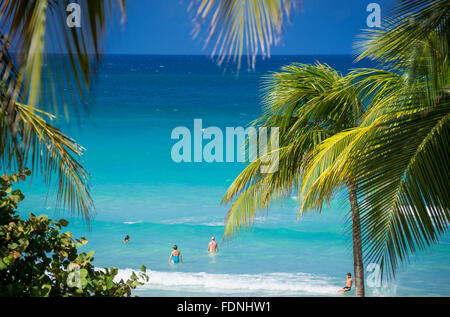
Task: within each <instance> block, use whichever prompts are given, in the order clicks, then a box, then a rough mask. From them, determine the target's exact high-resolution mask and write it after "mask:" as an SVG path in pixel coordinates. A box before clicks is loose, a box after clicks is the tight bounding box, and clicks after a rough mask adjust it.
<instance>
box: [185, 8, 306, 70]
mask: <svg viewBox="0 0 450 317" xmlns="http://www.w3.org/2000/svg"><path fill="white" fill-rule="evenodd" d="M296 2H300V1H298V0H220V1H219V0H194V1H192V2H191V8H190V9H191V10H192V11H193V12H194V16H195V17H194V20H193V21H194V25H195V26H194V29H193V32H192V35H193V37H194V38H196V37H198V36H199V35H200V34H201V33H205V46H209V45H210V44H211V43H213V44H212V52H211V56H213V57H217V63H218V64H219V65H221V64H222V63H223V62H224V61H225V60H227V61H229V60H230V59H231V57H233V60H234V61H235V62H237V65H238V66H237V67H238V69H239V68H240V66H241V56H242V55H243V54H244V52H246V55H247V62H248V65H249V66H251V67H253V68H254V67H255V61H256V56H257V54H259V53H261V55H262V56H263V57H265V56H268V57H270V47H271V46H272V45H276V44H278V42H279V40H280V38H281V35H282V31H283V25H284V23H285V20H287V19H288V18H289V15H290V14H291V10H292V8H293V7H294V6H295V4H296ZM205 25H207V29H205V30H203V28H204V27H205ZM202 31H203V32H202Z"/></svg>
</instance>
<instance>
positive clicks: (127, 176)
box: [20, 56, 450, 296]
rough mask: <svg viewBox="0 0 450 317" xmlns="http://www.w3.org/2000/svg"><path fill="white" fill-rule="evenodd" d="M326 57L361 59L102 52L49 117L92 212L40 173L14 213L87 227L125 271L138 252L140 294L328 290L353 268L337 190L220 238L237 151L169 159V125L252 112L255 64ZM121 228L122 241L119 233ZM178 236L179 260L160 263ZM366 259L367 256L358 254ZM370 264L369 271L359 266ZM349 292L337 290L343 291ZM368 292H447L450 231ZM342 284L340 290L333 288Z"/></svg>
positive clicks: (257, 80)
mask: <svg viewBox="0 0 450 317" xmlns="http://www.w3.org/2000/svg"><path fill="white" fill-rule="evenodd" d="M316 59H317V60H318V61H320V62H322V63H328V64H329V65H331V66H333V67H335V68H336V69H338V70H340V71H342V72H346V71H347V70H348V69H350V68H352V67H357V66H365V65H364V64H362V65H354V64H352V57H351V56H316V57H312V56H275V57H272V58H271V59H269V60H265V61H259V62H258V63H257V68H256V71H254V72H247V71H245V70H244V71H241V72H240V74H239V76H236V74H235V73H233V71H232V69H228V71H227V72H224V71H223V69H220V68H218V67H217V66H216V65H215V64H214V63H213V62H211V61H210V60H208V59H207V58H205V57H201V56H106V57H105V59H104V60H103V63H102V65H101V67H100V68H99V72H98V76H97V81H96V83H95V85H94V89H93V92H92V96H91V102H90V104H89V108H90V113H89V114H88V113H82V114H81V117H82V118H81V119H82V120H80V123H79V124H77V123H73V122H72V123H71V124H67V123H65V122H64V121H63V120H60V121H59V123H58V125H59V127H60V128H62V129H63V131H64V132H66V133H67V134H69V135H70V136H72V137H74V138H75V139H76V140H77V141H78V142H79V143H80V144H81V145H83V146H84V147H85V148H86V149H87V151H86V155H85V156H84V157H83V158H82V162H83V164H84V166H85V167H86V168H87V169H88V170H89V172H90V173H91V174H92V194H93V197H94V201H95V206H96V212H95V219H94V221H93V222H92V224H91V229H90V230H89V229H88V228H87V227H86V226H85V225H84V224H83V222H82V221H80V220H79V219H76V218H70V217H68V215H67V213H64V212H61V211H57V210H56V209H55V201H54V199H53V197H54V195H53V192H52V191H50V192H49V193H48V199H47V200H45V201H44V199H43V197H45V196H46V194H47V190H46V188H45V187H44V186H43V185H42V182H41V181H40V179H39V178H35V179H34V180H33V182H32V184H31V185H24V184H22V186H21V188H22V189H23V192H24V193H25V195H26V197H27V198H26V200H25V201H24V202H23V203H22V205H21V207H20V210H21V212H22V213H23V214H26V213H28V212H30V211H33V212H34V213H35V214H48V215H50V216H53V217H65V218H68V219H69V220H71V225H70V226H69V230H71V231H72V232H74V234H75V235H76V236H86V237H87V238H88V239H89V243H88V245H87V249H88V250H92V249H93V250H95V264H96V265H97V266H101V267H103V266H115V267H118V268H120V276H121V277H126V276H127V275H128V274H130V272H131V271H132V270H135V269H139V267H140V266H141V265H142V264H144V265H146V266H147V268H148V269H149V270H150V271H149V273H150V283H148V284H146V285H145V286H143V287H141V288H139V289H138V290H136V292H135V293H136V295H140V296H230V295H235V296H336V295H337V293H336V292H337V290H338V289H339V288H341V287H342V281H344V280H345V274H346V273H347V272H352V268H353V264H352V263H353V262H352V248H351V237H350V234H349V232H348V230H347V226H346V221H347V219H348V210H349V208H348V205H347V203H346V199H345V195H337V196H336V198H335V199H334V200H333V202H332V204H331V206H329V207H327V208H325V209H324V210H323V212H322V213H321V214H310V215H308V216H306V217H304V218H303V219H301V220H300V221H297V219H296V213H297V201H296V199H295V194H293V195H292V197H291V198H290V199H287V200H285V201H283V202H279V203H277V204H275V205H274V206H273V207H272V208H270V209H269V211H268V212H267V213H262V214H261V215H260V216H259V217H258V218H257V219H256V220H255V225H254V226H253V227H252V228H251V229H250V230H249V231H247V232H245V233H243V234H241V235H240V236H237V237H235V238H233V239H232V240H230V241H226V242H223V243H220V245H219V247H220V252H219V253H218V254H217V255H214V256H211V255H208V254H207V252H206V248H207V245H208V242H209V239H210V237H211V236H213V235H214V236H216V237H217V240H219V241H220V240H221V238H222V234H223V229H224V227H223V223H224V216H225V213H226V211H227V207H226V206H221V205H220V200H221V198H222V196H223V194H224V193H225V190H226V189H227V187H228V186H229V185H230V184H231V182H232V180H233V179H234V178H235V177H236V176H237V175H238V174H239V172H240V171H241V170H242V169H243V168H244V167H245V165H244V163H179V164H177V163H174V162H173V161H172V159H171V149H172V146H173V145H174V144H175V143H176V140H172V139H171V132H172V130H173V129H174V128H175V127H178V126H185V127H188V128H190V129H193V120H194V119H202V120H203V127H204V128H207V127H209V126H217V127H220V128H222V129H223V130H224V131H225V127H238V126H242V127H245V126H247V125H248V124H249V123H250V122H251V121H252V120H254V119H255V118H257V117H258V116H259V115H260V113H261V110H260V106H259V102H260V92H259V88H260V85H261V80H262V76H264V75H266V74H268V72H270V71H274V70H277V69H279V67H280V66H282V65H284V64H287V63H290V62H305V63H311V62H314V60H316ZM126 234H128V235H130V236H131V240H130V243H129V244H123V243H122V240H123V238H124V236H125V235H126ZM173 244H177V245H178V246H179V248H180V250H181V252H182V254H183V260H184V262H183V263H182V264H179V265H176V266H174V265H170V264H169V263H168V258H169V254H170V251H171V246H172V245H173ZM366 264H367V263H366ZM367 274H369V273H367ZM353 293H354V291H352V292H351V294H348V295H344V296H351V295H352V294H353ZM368 294H369V295H372V296H410V295H415V296H450V239H449V236H445V237H444V238H443V239H442V243H441V244H439V245H438V246H436V247H434V248H433V249H432V250H431V252H429V253H428V254H426V255H423V256H420V257H419V258H418V259H417V260H414V261H412V263H411V264H409V265H407V266H405V268H404V269H403V270H401V271H400V273H399V275H398V277H397V279H396V280H395V281H394V282H392V283H389V284H388V285H386V286H385V287H384V288H375V287H368ZM340 296H342V295H340Z"/></svg>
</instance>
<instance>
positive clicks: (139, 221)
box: [123, 220, 143, 225]
mask: <svg viewBox="0 0 450 317" xmlns="http://www.w3.org/2000/svg"><path fill="white" fill-rule="evenodd" d="M123 223H124V224H126V225H134V224H135V223H143V221H142V220H138V221H125V222H123Z"/></svg>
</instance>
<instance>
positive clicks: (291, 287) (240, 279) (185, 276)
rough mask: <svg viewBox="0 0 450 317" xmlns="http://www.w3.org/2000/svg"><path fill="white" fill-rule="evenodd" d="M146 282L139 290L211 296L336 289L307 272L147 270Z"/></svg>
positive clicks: (123, 274)
mask: <svg viewBox="0 0 450 317" xmlns="http://www.w3.org/2000/svg"><path fill="white" fill-rule="evenodd" d="M132 272H133V270H132V269H123V270H119V273H118V276H116V280H120V279H127V278H128V277H129V276H130V275H131V274H132ZM147 274H148V275H149V276H150V281H149V283H146V284H145V285H143V286H140V287H139V290H174V289H176V290H178V291H184V292H201V293H215V294H220V293H223V294H230V293H231V294H236V295H240V294H241V295H246V294H253V295H257V294H260V295H261V296H265V295H272V296H289V295H305V296H313V295H317V296H334V295H337V290H338V289H339V288H340V287H339V286H337V285H334V284H333V283H332V282H331V280H330V279H329V278H327V277H323V276H318V275H312V274H307V273H264V274H212V273H205V272H200V273H186V272H160V271H151V270H148V271H147Z"/></svg>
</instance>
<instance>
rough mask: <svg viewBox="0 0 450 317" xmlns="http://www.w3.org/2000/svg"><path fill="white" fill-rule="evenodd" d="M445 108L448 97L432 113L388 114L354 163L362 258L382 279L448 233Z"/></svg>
mask: <svg viewBox="0 0 450 317" xmlns="http://www.w3.org/2000/svg"><path fill="white" fill-rule="evenodd" d="M449 110H450V103H449V98H448V96H447V97H445V99H442V100H441V102H440V104H439V106H438V107H435V108H433V109H427V110H419V111H417V112H415V113H412V114H411V113H407V114H404V115H402V114H398V115H396V116H386V119H385V120H384V122H382V123H381V124H378V125H377V126H376V127H375V128H376V131H374V132H373V133H372V134H371V135H369V137H367V138H366V142H365V144H364V145H363V146H364V155H362V156H361V157H360V160H356V161H354V162H356V164H354V165H353V170H354V171H355V173H356V175H357V176H359V179H360V182H359V195H360V197H361V203H360V212H361V221H362V224H363V228H364V229H363V242H364V245H365V248H366V255H367V257H368V259H369V260H370V261H374V262H375V263H379V264H380V265H381V267H382V273H383V274H384V276H385V277H386V278H392V277H394V276H395V271H396V269H397V268H398V267H399V266H400V265H401V264H403V263H406V262H408V260H409V258H410V255H412V254H417V252H418V251H424V250H426V249H427V248H429V247H430V246H432V245H433V244H435V243H437V242H438V241H439V237H440V236H441V235H442V234H443V233H445V232H446V231H447V230H448V226H449V224H450V208H449V203H450V199H449V194H448V188H450V187H449V186H450V184H449V177H450V172H449V168H448V162H447V161H448V157H449V155H450V152H449V146H448V144H449V141H450V139H449V136H450V111H449ZM361 146H362V145H360V147H361Z"/></svg>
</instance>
